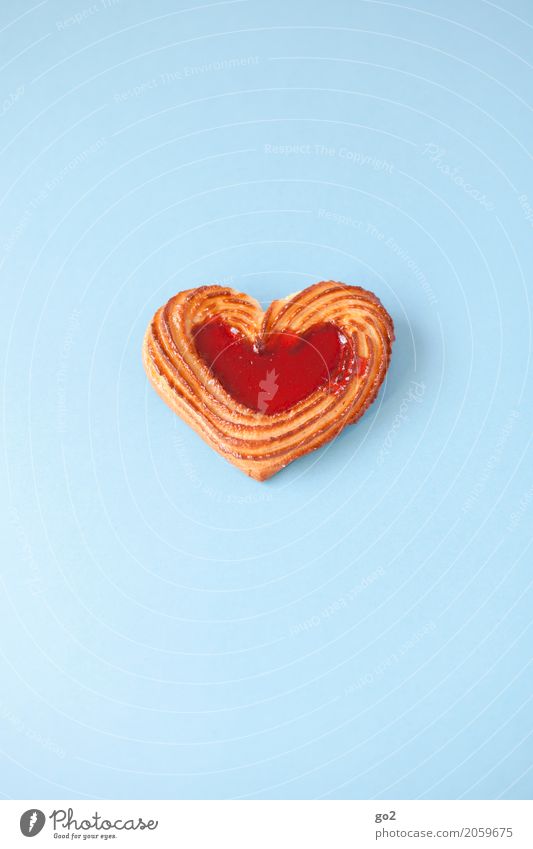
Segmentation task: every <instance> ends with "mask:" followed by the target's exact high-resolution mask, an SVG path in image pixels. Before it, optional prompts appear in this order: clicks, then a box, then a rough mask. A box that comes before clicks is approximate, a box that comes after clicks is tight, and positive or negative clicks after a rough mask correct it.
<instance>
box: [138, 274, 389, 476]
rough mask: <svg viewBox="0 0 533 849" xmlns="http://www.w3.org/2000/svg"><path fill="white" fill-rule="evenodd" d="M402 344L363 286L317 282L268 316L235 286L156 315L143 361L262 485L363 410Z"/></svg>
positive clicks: (160, 387) (213, 441)
mask: <svg viewBox="0 0 533 849" xmlns="http://www.w3.org/2000/svg"><path fill="white" fill-rule="evenodd" d="M393 340H394V327H393V322H392V319H391V317H390V316H389V314H388V313H387V311H386V310H385V308H384V307H383V306H382V304H381V303H380V301H379V299H378V298H377V297H376V296H375V295H373V294H372V293H371V292H368V291H366V290H365V289H362V288H361V287H359V286H348V285H345V284H343V283H335V282H333V281H324V282H321V283H316V284H315V285H313V286H309V287H308V288H307V289H304V290H302V291H301V292H298V293H297V294H295V295H289V296H288V297H286V298H283V299H282V300H279V301H273V302H272V304H271V305H270V306H269V307H268V309H267V310H266V312H264V311H263V310H262V308H261V306H260V304H259V303H258V302H257V301H255V300H254V299H253V298H251V297H249V296H248V295H245V294H242V293H240V292H237V291H235V290H234V289H231V288H229V287H225V286H201V287H199V288H197V289H189V290H187V291H185V292H180V293H178V294H177V295H175V296H174V297H173V298H171V299H170V300H169V301H168V303H167V304H165V305H164V306H163V307H161V308H160V309H159V310H158V311H157V312H156V314H155V316H154V317H153V319H152V321H151V323H150V325H149V327H148V329H147V331H146V335H145V337H144V343H143V362H144V367H145V369H146V373H147V375H148V378H149V380H150V382H151V383H152V385H153V387H154V388H155V390H156V391H157V392H158V394H159V395H160V396H161V398H162V399H163V401H165V402H166V403H167V404H168V406H169V407H170V408H171V409H172V410H174V412H176V413H177V414H178V415H179V416H180V417H181V418H182V419H183V420H184V421H186V422H187V423H188V424H189V425H190V426H191V427H193V428H194V429H195V430H196V431H197V433H199V434H200V436H202V437H203V439H204V440H205V441H206V442H207V443H208V444H209V445H210V446H211V447H212V448H214V449H215V450H216V451H218V452H219V454H222V456H223V457H225V458H226V459H227V460H229V462H231V463H233V464H234V465H235V466H237V467H238V468H239V469H241V470H242V471H243V472H245V473H246V474H247V475H250V477H252V478H255V479H256V480H259V481H263V480H266V479H267V478H269V477H271V476H272V475H274V474H275V473H276V472H278V471H279V470H280V469H282V468H283V467H284V466H286V465H287V464H288V463H291V462H292V461H293V460H296V459H297V458H298V457H301V456H303V455H304V454H308V453H309V452H310V451H314V450H315V449H316V448H320V447H321V446H322V445H324V444H325V443H327V442H329V441H330V440H331V439H333V438H334V437H335V436H336V435H337V434H338V433H340V431H341V430H342V429H343V428H344V427H346V425H349V424H353V422H355V421H357V419H359V418H360V417H361V416H362V415H363V413H364V412H365V410H366V409H367V408H368V406H369V405H370V404H371V403H372V401H374V399H375V398H376V395H377V393H378V391H379V388H380V386H381V384H382V382H383V379H384V377H385V373H386V371H387V368H388V366H389V362H390V356H391V347H392V342H393Z"/></svg>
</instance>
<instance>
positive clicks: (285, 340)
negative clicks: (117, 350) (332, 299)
mask: <svg viewBox="0 0 533 849" xmlns="http://www.w3.org/2000/svg"><path fill="white" fill-rule="evenodd" d="M194 343H195V345H196V350H197V351H198V354H199V355H200V357H201V358H202V359H203V360H204V362H205V363H206V364H207V365H208V366H209V368H210V369H211V371H212V373H213V374H214V376H215V377H216V378H217V380H218V381H219V382H220V383H221V384H222V386H223V387H224V389H225V390H226V392H228V393H229V394H230V395H231V396H232V397H233V398H235V400H236V401H238V402H239V403H241V404H244V405H245V406H246V407H249V409H251V410H255V411H256V412H260V413H264V414H267V415H274V414H275V413H280V412H282V411H283V410H288V409H289V408H290V407H293V406H294V405H295V404H297V403H298V402H299V401H302V400H303V399H304V398H307V397H308V396H309V395H311V394H312V393H313V392H314V391H315V390H316V389H319V388H321V387H323V388H325V389H333V388H334V384H335V382H336V381H337V380H338V379H339V375H340V374H341V372H343V371H344V367H345V365H346V361H347V359H348V360H351V359H352V357H351V346H350V344H349V343H348V341H347V339H346V338H345V337H344V336H343V335H342V333H341V332H340V331H339V329H338V328H337V327H336V326H335V325H334V324H330V323H324V324H317V325H315V326H314V327H311V328H310V329H309V330H308V331H306V333H304V334H302V335H301V336H298V335H296V334H294V333H288V332H283V333H271V334H270V335H268V336H267V337H266V338H265V339H261V340H260V341H258V342H255V343H252V342H251V341H250V340H249V339H248V338H247V337H245V336H243V335H242V334H241V333H240V332H239V331H238V330H236V329H235V328H232V327H230V326H229V325H228V324H226V323H225V322H224V321H222V320H221V319H218V318H217V319H211V320H209V321H207V322H206V323H205V324H202V325H200V327H198V328H197V329H196V330H195V332H194ZM347 349H349V350H347ZM347 355H348V357H347ZM365 366H366V363H365ZM343 379H346V375H344V377H343ZM336 385H337V386H338V384H336Z"/></svg>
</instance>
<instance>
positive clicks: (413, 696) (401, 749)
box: [0, 0, 533, 799]
mask: <svg viewBox="0 0 533 849" xmlns="http://www.w3.org/2000/svg"><path fill="white" fill-rule="evenodd" d="M177 5H178V4H176V3H172V2H170V0H156V2H151V3H149V4H147V3H143V2H138V0H131V1H130V0H128V2H127V0H121V2H112V0H108V2H107V4H104V3H102V2H101V0H97V2H96V4H95V5H91V2H90V0H87V2H86V4H85V5H84V3H83V0H80V2H77V3H66V2H65V3H60V2H52V0H50V2H42V3H38V4H37V5H33V6H32V5H30V4H29V3H25V2H12V3H3V4H2V9H1V13H0V16H1V22H0V45H1V57H2V59H1V72H0V82H1V96H2V102H3V105H2V106H1V108H0V111H1V125H0V126H1V130H2V133H1V139H0V142H1V163H2V168H1V176H0V183H1V185H0V236H1V238H0V263H1V280H2V288H3V292H4V295H3V309H2V312H1V314H0V322H1V333H0V338H1V348H2V367H3V374H4V379H3V383H4V390H5V393H4V399H3V400H4V407H3V408H4V426H5V441H4V446H5V453H4V452H3V454H2V457H3V459H2V462H3V463H4V464H5V472H6V476H7V485H6V487H5V490H4V502H3V507H2V522H3V526H4V528H3V531H2V540H3V545H2V547H3V550H4V556H3V559H2V572H3V586H2V598H1V602H0V604H1V608H0V612H1V620H0V621H1V631H2V634H1V658H0V664H1V666H0V671H1V680H2V694H1V699H0V733H1V741H0V742H1V749H2V752H3V764H2V770H1V783H0V790H1V792H2V793H3V794H4V796H6V797H15V798H16V797H22V798H52V799H53V798H58V797H84V796H88V797H97V798H98V797H100V798H106V797H107V798H130V797H133V798H135V797H140V798H174V797H177V798H180V797H186V798H189V797H192V798H212V797H219V798H227V797H246V798H249V797H251V798H272V797H276V798H308V797H320V798H323V797H327V798H353V797H355V798H373V797H381V798H418V797H426V798H457V797H464V798H493V797H504V798H526V797H528V796H531V792H532V789H533V774H532V771H531V764H532V746H531V736H530V735H531V732H532V711H531V701H530V700H531V667H530V665H529V663H530V659H531V630H530V628H529V626H530V622H531V599H532V593H531V583H530V581H531V576H530V565H531V549H530V548H528V546H529V544H530V542H531V518H532V515H533V489H532V485H533V481H532V473H531V452H530V450H529V437H530V431H531V426H530V425H531V382H530V375H531V372H530V370H529V369H530V353H531V323H530V317H531V316H530V303H529V300H528V285H529V281H530V277H531V267H532V262H533V238H532V235H533V230H532V227H533V211H532V212H531V213H530V212H528V209H531V207H533V180H532V167H531V155H530V153H529V152H528V148H529V149H530V148H531V138H532V126H533V122H532V120H531V91H532V77H533V75H532V63H533V56H532V50H531V44H532V30H533V7H532V5H531V3H528V2H525V0H524V1H523V2H520V0H506V2H505V4H504V6H505V8H504V6H503V5H502V6H498V5H495V4H493V3H488V2H483V0H475V2H471V3H464V2H455V1H454V2H450V0H447V1H446V2H444V0H442V2H441V0H432V1H431V2H426V3H423V2H419V3H418V6H417V5H416V3H415V2H414V0H413V3H412V4H407V3H401V2H394V3H388V2H374V0H371V2H359V0H354V1H353V2H350V0H333V2H328V3H314V2H312V3H298V2H296V1H295V0H292V2H287V0H274V2H259V0H237V2H222V3H220V2H219V3H211V4H203V3H193V2H192V0H185V3H184V4H183V8H177ZM74 14H78V16H79V17H78V18H77V19H73V18H71V17H70V16H72V15H74ZM275 146H285V150H283V151H282V150H280V149H279V148H278V149H276V147H275ZM286 146H293V147H294V146H295V147H296V148H297V150H296V152H288V150H287V147H286ZM527 204H529V208H528V206H527ZM529 215H530V216H531V220H530V219H528V216H529ZM324 278H326V279H337V280H342V281H345V282H348V283H358V284H362V285H364V286H366V287H368V288H370V289H372V290H373V291H375V292H376V293H377V294H378V295H379V296H380V297H381V298H382V300H383V302H384V303H385V305H386V306H387V308H388V309H389V311H390V312H391V313H392V315H393V317H394V319H395V323H396V328H397V341H396V344H395V347H394V354H393V360H392V365H391V369H390V372H389V374H388V377H387V382H386V385H385V387H384V389H383V390H382V392H381V394H380V396H379V400H378V402H377V403H376V404H375V405H374V407H373V408H372V409H371V410H370V411H369V413H368V414H367V415H366V416H365V418H364V420H362V421H361V422H360V423H359V424H358V425H356V426H355V427H353V428H349V429H348V430H347V431H345V432H344V433H343V434H342V436H341V437H340V438H339V439H338V440H337V441H336V442H335V443H334V444H333V445H331V446H329V447H327V449H324V450H322V451H320V452H318V453H316V454H314V455H311V456H308V457H307V458H305V459H303V460H301V461H299V462H297V463H295V464H293V465H292V466H291V467H290V468H288V469H286V470H285V471H283V472H282V473H280V474H279V475H278V476H276V477H275V478H274V479H273V480H272V481H270V482H268V483H266V484H258V483H255V482H254V481H251V480H249V479H247V478H246V477H245V476H244V475H242V473H241V472H239V471H237V470H236V469H234V468H233V467H232V466H230V465H229V464H227V463H226V462H225V461H224V460H223V459H221V458H220V457H219V456H218V455H216V454H215V453H214V452H212V451H211V450H210V449H209V448H208V447H207V446H206V445H205V444H204V443H203V442H202V440H201V439H200V438H199V437H197V436H196V435H195V434H194V433H193V432H192V431H190V430H189V429H188V428H187V426H185V425H184V424H183V423H182V422H181V421H180V420H178V419H177V418H176V417H175V416H174V415H173V414H172V413H171V412H170V411H169V410H168V409H167V408H166V407H165V405H164V404H163V403H162V402H161V401H160V400H159V398H158V397H157V396H156V395H155V393H154V392H153V391H152V390H151V388H150V387H149V385H148V383H147V380H146V379H145V376H144V373H143V370H142V364H141V359H140V346H141V340H142V335H143V332H144V329H145V326H146V324H147V322H148V321H149V319H150V317H151V315H152V313H153V311H154V310H155V309H156V308H157V307H158V306H159V305H160V304H162V303H163V302H164V301H166V300H167V298H168V297H169V296H170V295H172V294H173V293H174V292H176V291H178V290H180V289H184V288H189V287H191V286H196V285H200V284H203V283H213V282H219V281H223V282H226V283H229V284H230V285H233V286H234V287H235V288H237V289H241V290H244V291H247V292H249V293H250V294H252V295H254V296H255V297H257V298H259V299H260V300H261V302H262V303H264V304H265V305H267V304H268V303H269V302H270V301H271V300H272V299H273V298H275V297H282V296H284V295H286V294H287V293H289V292H293V291H295V290H298V289H300V288H302V287H304V286H306V285H308V284H310V283H313V282H315V281H317V280H320V279H324ZM413 381H416V382H417V384H418V385H419V389H418V394H417V395H416V396H415V393H414V391H413ZM528 381H529V382H528ZM420 386H421V388H420Z"/></svg>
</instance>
